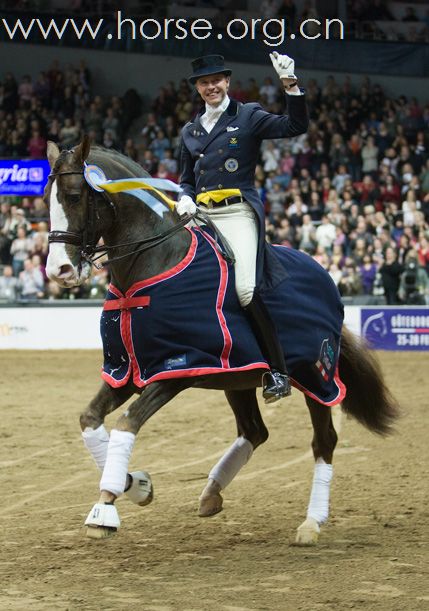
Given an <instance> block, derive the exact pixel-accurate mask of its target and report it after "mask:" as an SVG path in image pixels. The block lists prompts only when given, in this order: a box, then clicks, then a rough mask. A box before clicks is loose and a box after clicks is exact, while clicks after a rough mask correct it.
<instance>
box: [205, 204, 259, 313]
mask: <svg viewBox="0 0 429 611" xmlns="http://www.w3.org/2000/svg"><path fill="white" fill-rule="evenodd" d="M203 209H204V212H205V213H206V214H208V215H209V216H210V219H211V220H212V221H213V223H214V224H215V225H216V227H218V229H219V231H220V232H221V234H222V235H223V236H224V237H225V239H226V240H227V241H228V244H229V245H230V246H231V249H232V251H233V253H234V257H235V266H234V267H235V288H236V291H237V295H238V299H239V301H240V304H241V306H242V307H245V306H247V305H248V304H249V303H250V302H251V301H252V297H253V291H254V290H255V284H256V257H257V254H258V221H257V218H256V215H255V213H254V212H253V209H252V207H251V206H250V205H249V204H247V203H244V202H243V203H241V204H232V206H223V207H220V208H211V209H206V208H203Z"/></svg>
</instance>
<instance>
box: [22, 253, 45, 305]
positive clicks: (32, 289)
mask: <svg viewBox="0 0 429 611" xmlns="http://www.w3.org/2000/svg"><path fill="white" fill-rule="evenodd" d="M19 287H20V292H21V298H22V299H26V300H28V301H35V300H37V299H42V298H43V297H44V280H43V274H42V272H41V271H40V270H39V269H35V267H34V265H33V262H32V260H31V259H26V260H25V261H24V269H23V271H22V272H21V273H20V274H19Z"/></svg>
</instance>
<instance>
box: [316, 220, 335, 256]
mask: <svg viewBox="0 0 429 611" xmlns="http://www.w3.org/2000/svg"><path fill="white" fill-rule="evenodd" d="M335 238H336V231H335V225H333V224H332V223H331V222H330V220H329V216H328V215H326V214H324V215H323V216H322V223H321V224H320V225H319V226H318V227H317V229H316V240H317V243H318V244H319V246H321V247H322V248H324V249H325V250H326V251H328V252H331V250H332V245H333V243H334V240H335Z"/></svg>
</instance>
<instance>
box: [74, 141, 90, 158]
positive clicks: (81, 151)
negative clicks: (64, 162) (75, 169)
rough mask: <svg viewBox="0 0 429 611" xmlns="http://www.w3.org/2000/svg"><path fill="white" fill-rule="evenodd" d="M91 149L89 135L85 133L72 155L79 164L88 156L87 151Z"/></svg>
mask: <svg viewBox="0 0 429 611" xmlns="http://www.w3.org/2000/svg"><path fill="white" fill-rule="evenodd" d="M90 149H91V140H90V138H89V136H87V135H86V134H85V136H84V137H83V140H82V142H81V143H80V144H78V145H77V147H76V148H75V150H74V157H75V159H76V161H77V162H78V164H79V165H82V164H83V162H84V161H86V159H87V158H88V155H89V151H90Z"/></svg>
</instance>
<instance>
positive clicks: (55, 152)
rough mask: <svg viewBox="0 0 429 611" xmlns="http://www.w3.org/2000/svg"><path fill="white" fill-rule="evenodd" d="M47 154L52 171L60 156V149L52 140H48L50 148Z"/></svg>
mask: <svg viewBox="0 0 429 611" xmlns="http://www.w3.org/2000/svg"><path fill="white" fill-rule="evenodd" d="M46 154H47V157H48V161H49V165H50V166H51V169H52V168H53V167H54V165H55V162H56V160H57V159H58V157H59V156H60V149H59V148H58V147H57V145H56V144H55V142H52V140H48V148H47V150H46Z"/></svg>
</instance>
